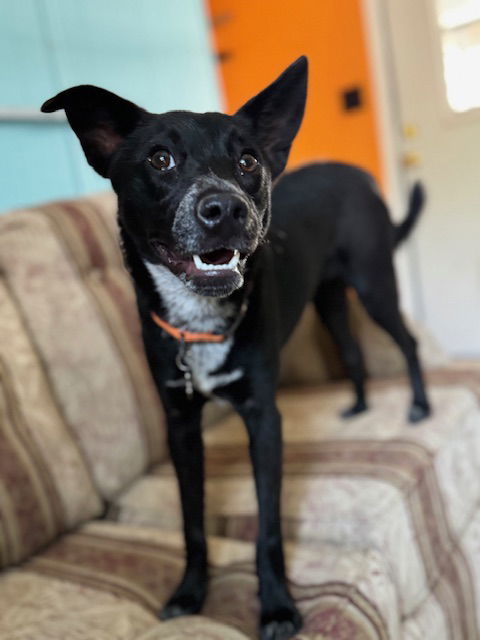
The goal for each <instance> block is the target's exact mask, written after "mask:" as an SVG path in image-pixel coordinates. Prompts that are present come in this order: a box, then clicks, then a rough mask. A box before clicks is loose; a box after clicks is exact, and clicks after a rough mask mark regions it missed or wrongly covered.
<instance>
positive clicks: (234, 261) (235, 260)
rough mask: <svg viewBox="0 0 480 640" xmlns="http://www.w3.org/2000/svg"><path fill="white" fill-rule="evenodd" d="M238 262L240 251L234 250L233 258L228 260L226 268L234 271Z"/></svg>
mask: <svg viewBox="0 0 480 640" xmlns="http://www.w3.org/2000/svg"><path fill="white" fill-rule="evenodd" d="M239 261H240V251H238V250H237V249H235V251H234V252H233V256H232V257H231V259H230V262H229V263H228V264H227V265H226V266H227V268H228V269H236V268H237V265H238V263H239Z"/></svg>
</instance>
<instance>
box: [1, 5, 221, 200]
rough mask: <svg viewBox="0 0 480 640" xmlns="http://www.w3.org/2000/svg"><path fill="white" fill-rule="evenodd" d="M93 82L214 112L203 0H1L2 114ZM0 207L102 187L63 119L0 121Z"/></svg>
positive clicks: (157, 105)
mask: <svg viewBox="0 0 480 640" xmlns="http://www.w3.org/2000/svg"><path fill="white" fill-rule="evenodd" d="M76 84H95V85H99V86H101V87H104V88H106V89H109V90H110V91H114V92H115V93H118V94H120V95H122V96H124V97H126V98H129V99H130V100H132V101H133V102H137V103H138V104H140V105H142V106H144V107H146V108H147V109H149V110H151V111H156V112H162V111H168V110H170V109H191V110H194V111H208V110H219V109H220V96H219V90H218V86H217V77H216V73H215V62H214V59H213V55H212V53H211V50H210V42H209V32H208V24H207V17H206V15H205V12H204V5H203V2H202V0H175V1H169V0H16V1H15V2H13V1H12V2H7V0H0V101H1V103H0V110H4V109H7V108H8V109H9V110H10V109H14V108H15V109H16V108H19V109H30V110H31V109H34V110H37V109H39V107H40V105H41V104H42V102H43V101H44V100H46V99H47V98H49V97H51V96H52V95H54V94H56V93H58V91H61V90H62V89H65V88H67V87H70V86H72V85H76ZM0 151H1V156H2V162H1V168H0V211H5V210H6V209H9V208H13V207H18V206H24V205H29V204H36V203H39V202H41V201H44V200H49V199H54V198H64V197H72V196H76V195H79V194H83V193H88V192H92V191H99V190H102V189H106V188H108V185H109V183H108V182H107V181H106V180H103V179H102V178H100V177H99V176H97V175H96V174H95V173H94V172H93V170H92V169H91V168H90V167H89V166H88V165H87V163H86V161H85V159H84V157H83V154H82V152H81V149H80V145H79V143H78V141H77V138H76V137H75V135H74V134H73V132H72V131H71V130H70V128H69V127H68V125H67V124H66V123H64V122H48V121H47V119H46V118H45V120H44V121H41V122H15V123H12V122H4V121H2V120H1V113H0Z"/></svg>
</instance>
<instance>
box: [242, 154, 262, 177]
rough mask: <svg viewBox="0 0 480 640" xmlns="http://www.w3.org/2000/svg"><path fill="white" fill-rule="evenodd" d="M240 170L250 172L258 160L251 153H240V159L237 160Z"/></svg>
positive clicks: (256, 165)
mask: <svg viewBox="0 0 480 640" xmlns="http://www.w3.org/2000/svg"><path fill="white" fill-rule="evenodd" d="M238 165H239V167H240V171H242V172H246V173H251V172H252V171H255V169H256V168H257V167H258V160H257V159H256V158H255V156H252V154H251V153H242V156H241V158H240V160H239V161H238Z"/></svg>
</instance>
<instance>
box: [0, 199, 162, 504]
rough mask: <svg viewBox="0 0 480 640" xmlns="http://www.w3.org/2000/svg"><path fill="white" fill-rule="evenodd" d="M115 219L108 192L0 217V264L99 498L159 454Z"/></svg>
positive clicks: (153, 404)
mask: <svg viewBox="0 0 480 640" xmlns="http://www.w3.org/2000/svg"><path fill="white" fill-rule="evenodd" d="M114 225H115V198H114V196H113V195H110V194H109V195H105V196H101V197H99V198H84V199H79V200H75V201H68V202H56V203H53V204H49V205H45V206H42V207H39V208H37V209H30V210H24V211H16V212H14V213H12V214H10V215H5V216H2V217H1V218H0V272H1V273H2V274H3V278H4V280H5V282H6V285H7V287H8V290H9V292H10V294H11V298H12V300H14V301H15V306H16V309H17V312H18V314H19V315H20V316H21V318H22V323H23V327H24V331H25V332H26V333H27V334H28V336H29V340H30V342H31V343H32V344H33V345H34V346H35V349H36V352H37V354H38V357H39V359H40V360H41V361H42V363H43V365H44V372H45V376H46V378H47V379H48V381H49V384H50V387H51V391H52V394H53V396H54V397H55V399H56V401H57V403H58V406H59V409H60V411H61V412H62V414H63V416H64V419H65V421H66V422H67V423H68V424H69V426H70V428H71V430H72V433H73V434H74V436H75V438H76V439H77V441H78V442H79V443H80V446H81V449H82V451H83V454H84V456H85V459H86V461H87V463H88V465H89V467H90V469H91V472H92V475H93V478H94V481H95V483H96V486H97V488H98V490H99V492H100V493H101V495H102V496H103V497H106V498H108V497H110V496H112V495H114V494H115V493H116V492H118V491H119V490H120V489H121V488H122V487H123V486H124V485H125V484H126V483H128V482H130V481H131V480H132V479H134V478H135V477H137V476H139V475H140V474H141V473H142V472H143V471H144V470H145V469H146V468H147V466H148V465H149V464H151V463H152V462H155V461H159V460H161V459H162V457H163V456H164V453H165V434H164V429H163V412H162V410H161V407H160V402H159V399H158V396H157V392H156V389H155V387H154V385H153V382H152V379H151V377H150V374H149V371H148V367H147V365H146V359H145V355H144V353H143V348H142V344H141V338H140V327H139V322H138V317H137V312H136V306H135V298H134V294H133V289H132V285H131V282H130V276H129V275H128V273H127V272H126V270H125V269H124V267H123V264H122V258H121V254H120V251H119V248H118V239H117V237H116V235H115V226H114ZM5 339H7V340H8V339H9V334H6V333H2V334H1V338H0V342H3V341H4V340H5ZM11 357H12V358H14V359H16V358H17V354H15V353H12V354H11Z"/></svg>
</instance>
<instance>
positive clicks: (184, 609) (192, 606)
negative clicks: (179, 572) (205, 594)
mask: <svg viewBox="0 0 480 640" xmlns="http://www.w3.org/2000/svg"><path fill="white" fill-rule="evenodd" d="M202 605H203V598H202V599H198V598H196V597H195V596H187V595H185V596H184V597H179V598H176V597H174V598H171V599H170V600H169V601H168V602H167V604H166V605H165V606H164V607H163V609H162V610H161V612H160V620H169V619H170V618H178V617H179V616H189V615H193V614H195V613H198V612H199V611H200V610H201V608H202Z"/></svg>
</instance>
